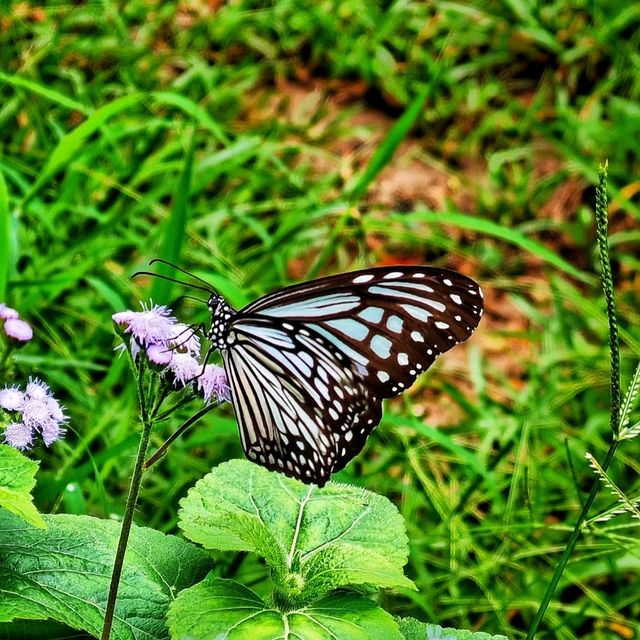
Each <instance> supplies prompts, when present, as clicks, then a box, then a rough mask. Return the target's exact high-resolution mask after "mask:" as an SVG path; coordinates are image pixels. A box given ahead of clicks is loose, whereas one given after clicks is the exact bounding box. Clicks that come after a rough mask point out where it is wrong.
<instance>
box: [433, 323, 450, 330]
mask: <svg viewBox="0 0 640 640" xmlns="http://www.w3.org/2000/svg"><path fill="white" fill-rule="evenodd" d="M436 327H438V329H448V328H449V325H448V324H447V323H446V322H440V321H438V322H436Z"/></svg>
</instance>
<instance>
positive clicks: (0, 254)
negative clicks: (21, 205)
mask: <svg viewBox="0 0 640 640" xmlns="http://www.w3.org/2000/svg"><path fill="white" fill-rule="evenodd" d="M10 263H11V219H10V214H9V194H8V192H7V183H6V182H5V179H4V175H3V174H2V171H0V302H4V301H5V299H6V293H7V282H8V281H9V269H10Z"/></svg>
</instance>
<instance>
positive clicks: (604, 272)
mask: <svg viewBox="0 0 640 640" xmlns="http://www.w3.org/2000/svg"><path fill="white" fill-rule="evenodd" d="M596 224H597V236H598V249H599V253H600V264H601V267H602V269H601V274H600V278H601V281H602V289H603V291H604V297H605V301H606V304H607V315H608V318H609V350H610V353H611V373H610V379H611V384H610V386H611V418H610V425H611V431H612V434H613V439H612V442H611V445H610V446H609V450H608V451H607V455H606V457H605V459H604V461H603V463H602V465H601V467H602V470H603V472H606V471H607V469H608V468H609V465H610V464H611V461H612V460H613V457H614V455H615V453H616V450H617V448H618V445H619V444H620V439H619V437H618V435H619V418H620V345H619V338H618V321H617V314H616V304H615V296H614V289H613V276H612V274H611V261H610V259H609V246H608V239H607V227H608V214H607V165H606V164H605V165H600V168H599V171H598V188H597V189H596ZM599 489H600V479H599V478H596V479H595V480H594V483H593V485H592V487H591V491H590V492H589V496H588V497H587V499H586V501H585V503H584V506H583V507H582V510H581V511H580V515H579V516H578V520H577V521H576V524H575V526H574V528H573V532H572V533H571V537H570V538H569V542H568V543H567V546H566V547H565V550H564V552H563V553H562V556H561V557H560V560H559V562H558V564H557V565H556V569H555V571H554V573H553V576H552V578H551V581H550V582H549V585H548V586H547V589H546V591H545V593H544V596H543V597H542V601H541V603H540V606H539V608H538V611H537V612H536V615H535V617H534V618H533V622H532V623H531V627H530V628H529V631H528V633H527V636H526V640H533V638H535V634H536V632H537V631H538V627H539V626H540V623H541V622H542V619H543V618H544V615H545V613H546V611H547V608H548V607H549V603H550V602H551V598H552V597H553V594H554V592H555V590H556V587H557V586H558V582H560V578H561V577H562V574H563V573H564V570H565V568H566V566H567V563H568V562H569V558H570V557H571V554H572V553H573V550H574V549H575V546H576V543H577V542H578V538H579V537H580V533H581V532H582V526H583V524H584V522H585V520H586V519H587V516H588V515H589V510H590V509H591V506H592V505H593V502H594V500H595V499H596V496H597V495H598V490H599Z"/></svg>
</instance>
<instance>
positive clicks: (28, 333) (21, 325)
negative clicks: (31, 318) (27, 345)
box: [4, 318, 33, 342]
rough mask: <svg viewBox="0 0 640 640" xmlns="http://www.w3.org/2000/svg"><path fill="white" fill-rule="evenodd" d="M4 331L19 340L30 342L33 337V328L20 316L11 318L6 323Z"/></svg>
mask: <svg viewBox="0 0 640 640" xmlns="http://www.w3.org/2000/svg"><path fill="white" fill-rule="evenodd" d="M4 332H5V333H6V334H7V335H8V336H9V337H10V338H13V339H14V340H18V341H19V342H29V340H31V338H33V329H32V328H31V327H30V326H29V325H28V324H27V323H26V322H25V321H24V320H20V319H19V318H9V319H8V320H6V321H5V323H4Z"/></svg>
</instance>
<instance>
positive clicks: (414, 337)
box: [411, 331, 424, 342]
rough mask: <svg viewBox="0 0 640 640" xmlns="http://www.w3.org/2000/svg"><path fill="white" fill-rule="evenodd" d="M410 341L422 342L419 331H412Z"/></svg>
mask: <svg viewBox="0 0 640 640" xmlns="http://www.w3.org/2000/svg"><path fill="white" fill-rule="evenodd" d="M411 339H412V340H413V341H414V342H424V338H423V337H422V334H421V333H420V332H419V331H412V332H411Z"/></svg>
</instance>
